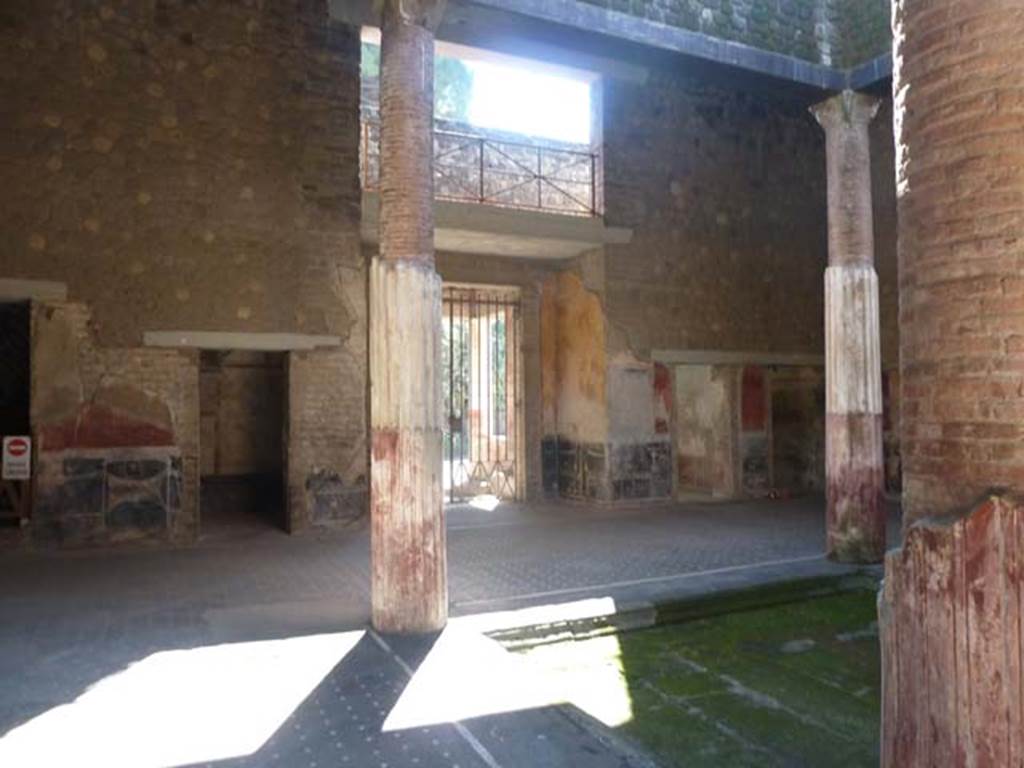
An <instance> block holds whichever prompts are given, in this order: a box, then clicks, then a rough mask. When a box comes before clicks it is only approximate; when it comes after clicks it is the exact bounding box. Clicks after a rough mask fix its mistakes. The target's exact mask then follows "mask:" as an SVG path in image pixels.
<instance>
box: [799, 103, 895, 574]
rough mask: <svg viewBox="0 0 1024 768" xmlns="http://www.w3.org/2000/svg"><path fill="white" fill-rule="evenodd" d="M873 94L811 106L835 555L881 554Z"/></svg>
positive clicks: (830, 537) (863, 557) (852, 558)
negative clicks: (819, 204) (820, 140)
mask: <svg viewBox="0 0 1024 768" xmlns="http://www.w3.org/2000/svg"><path fill="white" fill-rule="evenodd" d="M877 111H878V102H877V100H876V99H873V98H870V97H868V96H864V95H863V94H857V93H852V92H850V91H846V92H844V93H841V94H839V95H838V96H835V97H834V98H832V99H829V100H828V101H826V102H824V103H822V104H819V105H818V106H816V107H814V109H813V112H814V115H815V117H816V118H817V119H818V122H819V123H821V125H822V127H823V128H824V129H825V136H826V152H827V165H828V230H829V266H828V269H826V270H825V366H826V376H825V387H826V407H825V410H826V414H825V478H826V485H827V499H828V501H827V506H828V509H827V519H828V526H827V542H826V546H827V552H828V555H829V557H831V558H833V559H836V560H839V561H841V562H857V563H871V562H878V561H880V560H881V559H882V556H883V555H884V553H885V508H884V506H883V504H882V493H883V488H884V482H885V479H884V478H885V476H884V471H883V464H882V461H883V457H882V361H881V350H880V343H879V323H878V277H877V275H876V274H875V268H874V226H873V220H872V211H871V158H870V140H869V137H868V123H870V121H871V119H872V118H873V117H874V116H875V114H876V112H877Z"/></svg>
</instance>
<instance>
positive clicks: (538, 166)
mask: <svg viewBox="0 0 1024 768" xmlns="http://www.w3.org/2000/svg"><path fill="white" fill-rule="evenodd" d="M360 154H361V156H360V167H361V174H362V183H363V189H364V190H365V191H377V190H379V188H380V125H379V123H376V122H363V136H362V151H361V153H360ZM597 174H598V155H597V154H596V153H594V152H584V151H580V150H574V149H565V148H562V147H555V146H546V145H542V144H528V143H519V142H514V141H505V140H503V139H496V138H493V137H489V136H480V135H474V134H470V133H459V132H455V131H444V130H435V131H434V196H435V197H436V198H437V199H438V200H451V201H456V202H470V203H481V204H486V205H496V206H502V207H506V208H521V209H529V210H541V211H548V212H551V213H559V214H566V215H571V216H597V215H599V210H598V209H599V196H598V189H597Z"/></svg>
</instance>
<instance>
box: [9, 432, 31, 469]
mask: <svg viewBox="0 0 1024 768" xmlns="http://www.w3.org/2000/svg"><path fill="white" fill-rule="evenodd" d="M3 452H4V458H3V473H2V477H3V479H4V480H28V479H29V478H31V477H32V438H31V437H24V436H22V435H13V436H9V437H5V438H4V446H3Z"/></svg>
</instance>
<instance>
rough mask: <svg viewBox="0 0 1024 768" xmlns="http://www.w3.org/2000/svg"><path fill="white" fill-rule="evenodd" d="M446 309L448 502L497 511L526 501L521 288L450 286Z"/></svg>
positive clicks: (444, 380)
mask: <svg viewBox="0 0 1024 768" xmlns="http://www.w3.org/2000/svg"><path fill="white" fill-rule="evenodd" d="M442 306H443V315H442V326H443V330H442V336H443V361H442V373H441V380H442V392H443V396H444V413H445V424H444V492H445V500H446V501H447V502H449V503H454V502H472V503H475V504H476V505H478V506H479V505H488V504H493V505H495V506H496V505H497V502H498V501H500V500H514V499H519V498H521V495H522V491H523V488H524V482H523V480H524V478H523V472H522V467H523V463H524V462H523V461H522V456H521V452H522V446H523V421H522V413H521V412H522V397H521V395H520V393H521V392H522V385H521V379H522V360H521V350H520V345H519V340H520V317H521V307H520V296H519V289H518V288H511V287H498V286H472V285H445V287H444V295H443V300H442Z"/></svg>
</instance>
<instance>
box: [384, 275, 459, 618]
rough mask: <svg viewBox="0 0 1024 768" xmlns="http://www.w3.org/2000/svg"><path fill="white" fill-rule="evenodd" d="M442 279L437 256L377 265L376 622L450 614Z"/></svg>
mask: <svg viewBox="0 0 1024 768" xmlns="http://www.w3.org/2000/svg"><path fill="white" fill-rule="evenodd" d="M440 368H441V278H440V277H439V276H438V275H437V273H436V272H434V269H433V265H432V264H430V263H423V262H415V261H388V260H383V259H375V260H374V262H373V265H372V266H371V269H370V422H371V432H372V457H371V468H370V478H371V483H370V515H371V551H372V576H371V579H372V610H373V625H374V627H375V628H377V629H378V630H380V631H382V632H430V631H433V630H437V629H440V628H442V627H443V626H444V625H445V623H446V621H447V617H448V582H447V565H446V551H445V528H444V511H443V509H444V508H443V488H442V475H441V473H442V468H443V467H442V448H441V444H442V430H441V424H442V420H441V414H442V404H441V386H440V378H439V372H440Z"/></svg>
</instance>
